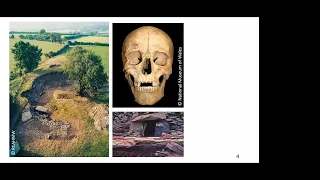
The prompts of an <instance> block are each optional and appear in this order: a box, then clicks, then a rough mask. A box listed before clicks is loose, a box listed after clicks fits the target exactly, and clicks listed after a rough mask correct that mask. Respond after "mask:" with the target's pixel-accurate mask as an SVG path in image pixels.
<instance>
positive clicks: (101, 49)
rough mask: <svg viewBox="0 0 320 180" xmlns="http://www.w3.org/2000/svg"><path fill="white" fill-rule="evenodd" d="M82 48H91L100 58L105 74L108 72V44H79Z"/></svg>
mask: <svg viewBox="0 0 320 180" xmlns="http://www.w3.org/2000/svg"><path fill="white" fill-rule="evenodd" d="M81 47H83V48H84V49H88V50H92V51H94V52H95V53H97V54H98V55H99V56H101V58H102V66H103V67H104V70H105V72H106V73H107V74H109V47H108V46H81Z"/></svg>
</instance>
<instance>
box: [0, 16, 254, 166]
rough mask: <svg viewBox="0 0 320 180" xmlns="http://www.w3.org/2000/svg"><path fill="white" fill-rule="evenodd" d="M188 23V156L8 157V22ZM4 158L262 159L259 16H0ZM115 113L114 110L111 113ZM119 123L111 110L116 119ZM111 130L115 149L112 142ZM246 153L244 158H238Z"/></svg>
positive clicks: (0, 154)
mask: <svg viewBox="0 0 320 180" xmlns="http://www.w3.org/2000/svg"><path fill="white" fill-rule="evenodd" d="M11 21H12V22H35V21H38V22H50V21H52V22H62V21H66V22H79V21H80V22H90V21H96V22H109V23H110V26H109V28H110V50H109V52H110V56H109V58H110V60H109V61H110V64H109V65H110V66H109V67H110V111H132V110H138V111H144V110H147V111H151V110H150V109H144V108H138V109H132V108H131V109H130V108H112V68H111V67H112V23H113V22H115V23H118V22H129V23H133V22H150V23H156V22H179V23H184V61H183V62H184V108H182V109H181V108H160V109H157V108H154V109H153V110H152V111H184V113H185V117H184V121H185V123H184V127H185V139H184V140H185V146H184V152H185V155H184V157H182V158H173V157H168V158H138V157H134V158H133V157H131V158H129V157H128V158H124V157H123V158H119V157H97V158H88V157H83V158H78V157H77V158H76V157H66V158H61V157H50V158H47V157H35V158H23V157H9V143H8V141H9V95H8V93H9V38H8V36H9V22H11ZM0 61H1V66H0V68H1V69H0V73H1V75H0V80H1V88H0V90H1V93H0V99H1V106H0V117H1V119H0V133H1V134H0V147H1V148H0V162H214V163H228V162H232V163H237V162H239V163H240V162H241V163H242V162H248V163H249V162H255V163H258V162H259V18H258V17H256V18H107V17H104V18H0ZM110 114H111V113H110ZM109 121H110V129H112V120H111V116H110V118H109ZM111 134H112V133H110V155H111V154H112V148H111V145H112V141H111ZM238 154H239V158H237V157H236V156H237V155H238Z"/></svg>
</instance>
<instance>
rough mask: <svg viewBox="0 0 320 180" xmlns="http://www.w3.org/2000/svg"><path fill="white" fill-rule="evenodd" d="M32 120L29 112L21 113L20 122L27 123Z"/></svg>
mask: <svg viewBox="0 0 320 180" xmlns="http://www.w3.org/2000/svg"><path fill="white" fill-rule="evenodd" d="M31 118H32V114H31V112H30V111H27V112H23V113H22V115H21V120H22V121H28V120H30V119H31Z"/></svg>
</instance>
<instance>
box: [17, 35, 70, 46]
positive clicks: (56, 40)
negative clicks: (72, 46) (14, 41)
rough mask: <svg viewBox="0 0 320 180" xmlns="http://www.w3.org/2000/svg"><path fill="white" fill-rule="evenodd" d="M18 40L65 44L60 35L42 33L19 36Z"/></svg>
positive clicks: (63, 38) (64, 39)
mask: <svg viewBox="0 0 320 180" xmlns="http://www.w3.org/2000/svg"><path fill="white" fill-rule="evenodd" d="M19 37H20V39H29V40H37V41H49V42H53V43H60V44H62V43H63V42H66V41H67V40H66V38H65V37H62V36H61V34H60V33H46V32H45V33H43V34H35V35H32V34H27V35H22V34H21V35H20V36H19Z"/></svg>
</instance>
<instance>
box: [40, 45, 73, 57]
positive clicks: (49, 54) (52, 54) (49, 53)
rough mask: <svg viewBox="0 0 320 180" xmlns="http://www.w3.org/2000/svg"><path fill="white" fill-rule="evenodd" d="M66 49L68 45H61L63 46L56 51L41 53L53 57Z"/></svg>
mask: <svg viewBox="0 0 320 180" xmlns="http://www.w3.org/2000/svg"><path fill="white" fill-rule="evenodd" d="M67 49H69V45H65V46H63V48H61V49H59V50H58V51H57V52H53V51H50V52H48V53H44V54H43V55H44V56H45V57H46V58H52V57H54V56H57V55H60V54H62V53H63V52H65V51H67Z"/></svg>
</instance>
